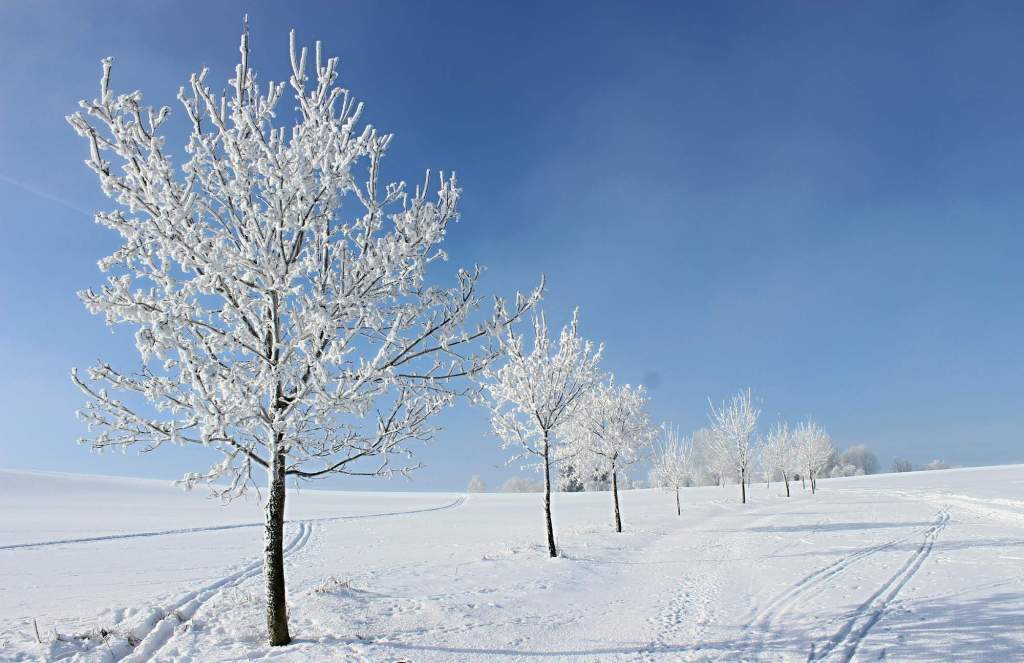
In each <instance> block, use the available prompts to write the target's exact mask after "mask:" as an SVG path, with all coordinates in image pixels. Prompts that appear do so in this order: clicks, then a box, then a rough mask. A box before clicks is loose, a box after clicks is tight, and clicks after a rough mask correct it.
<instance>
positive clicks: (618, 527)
mask: <svg viewBox="0 0 1024 663" xmlns="http://www.w3.org/2000/svg"><path fill="white" fill-rule="evenodd" d="M612 501H613V502H614V503H615V531H616V532H621V531H622V518H621V517H620V516H619V474H618V472H616V471H615V469H614V468H613V469H612Z"/></svg>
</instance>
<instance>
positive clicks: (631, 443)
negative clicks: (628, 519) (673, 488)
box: [567, 377, 657, 532]
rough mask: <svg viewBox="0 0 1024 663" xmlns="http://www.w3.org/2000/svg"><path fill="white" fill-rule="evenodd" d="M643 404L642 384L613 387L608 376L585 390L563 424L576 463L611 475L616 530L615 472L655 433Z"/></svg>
mask: <svg viewBox="0 0 1024 663" xmlns="http://www.w3.org/2000/svg"><path fill="white" fill-rule="evenodd" d="M646 405H647V396H646V394H645V392H644V388H643V386H638V387H631V386H629V385H628V384H627V385H623V386H621V387H616V386H615V379H614V378H613V377H609V378H608V381H607V382H606V383H605V384H602V385H596V386H595V387H594V388H593V389H592V390H591V391H590V392H589V393H588V394H587V396H586V398H585V399H584V400H583V403H582V406H581V407H580V411H579V414H578V416H577V417H575V419H574V420H573V423H572V425H571V426H569V427H567V434H568V436H569V439H570V443H571V445H572V452H571V453H572V455H573V459H574V462H575V463H576V466H577V467H585V466H592V467H594V468H595V469H597V471H599V472H600V471H603V472H607V473H608V475H609V476H610V477H611V489H612V508H613V515H614V524H615V531H616V532H621V531H622V516H621V514H620V510H619V476H620V475H622V474H623V473H624V472H625V471H626V470H627V469H628V468H629V467H630V466H631V465H634V464H636V463H637V462H638V461H640V460H641V459H642V457H643V456H642V453H643V451H644V449H646V448H647V447H649V446H650V445H651V443H652V442H654V439H655V437H656V436H657V431H656V430H655V429H654V427H652V426H651V422H650V419H649V417H648V416H647V411H646Z"/></svg>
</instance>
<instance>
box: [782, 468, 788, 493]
mask: <svg viewBox="0 0 1024 663" xmlns="http://www.w3.org/2000/svg"><path fill="white" fill-rule="evenodd" d="M782 480H783V481H785V482H786V497H789V476H787V475H786V473H785V472H783V473H782Z"/></svg>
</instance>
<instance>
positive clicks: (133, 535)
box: [0, 495, 466, 550]
mask: <svg viewBox="0 0 1024 663" xmlns="http://www.w3.org/2000/svg"><path fill="white" fill-rule="evenodd" d="M465 501H466V496H465V495H460V496H459V497H458V498H456V499H455V500H454V501H452V502H450V503H448V504H443V505H441V506H434V507H429V508H426V509H413V510H411V511H391V512H387V513H366V514H362V515H353V516H327V517H324V518H303V519H302V520H301V521H296V520H289V521H287V522H289V523H295V522H305V523H330V522H338V521H342V520H362V519H364V518H385V517H387V516H407V515H409V514H413V513H425V512H427V511H441V510H443V509H453V508H455V507H457V506H460V505H461V504H462V503H463V502H465ZM263 525H264V524H263V523H262V522H259V523H238V524H235V525H212V526H210V527H185V528H182V529H165V530H157V531H153V532H128V533H125V534H110V535H105V536H89V537H83V538H80V539H56V540H53V541H36V542H33V543H14V544H9V545H5V546H0V550H18V549H21V548H42V547H47V546H61V545H68V544H76V543H98V542H103V541H118V540H121V539H141V538H149V537H153V536H168V535H172V534H196V533H199V532H222V531H225V530H232V529H241V528H245V527H263Z"/></svg>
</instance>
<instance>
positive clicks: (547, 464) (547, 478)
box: [544, 431, 558, 557]
mask: <svg viewBox="0 0 1024 663" xmlns="http://www.w3.org/2000/svg"><path fill="white" fill-rule="evenodd" d="M549 452H550V447H549V445H548V432H547V431H544V522H545V524H546V525H547V529H548V554H549V555H551V556H552V557H558V548H556V547H555V528H554V526H552V524H551V459H550V453H549Z"/></svg>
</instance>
